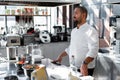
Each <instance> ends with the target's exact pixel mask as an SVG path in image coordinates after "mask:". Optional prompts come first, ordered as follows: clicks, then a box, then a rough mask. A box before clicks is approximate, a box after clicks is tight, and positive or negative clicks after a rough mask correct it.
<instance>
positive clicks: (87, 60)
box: [83, 57, 94, 65]
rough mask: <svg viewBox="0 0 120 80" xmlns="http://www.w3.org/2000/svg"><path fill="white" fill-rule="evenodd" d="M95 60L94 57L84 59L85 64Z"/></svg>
mask: <svg viewBox="0 0 120 80" xmlns="http://www.w3.org/2000/svg"><path fill="white" fill-rule="evenodd" d="M93 60H94V58H92V57H86V59H85V60H84V61H83V64H86V65H88V64H89V63H90V62H92V61H93Z"/></svg>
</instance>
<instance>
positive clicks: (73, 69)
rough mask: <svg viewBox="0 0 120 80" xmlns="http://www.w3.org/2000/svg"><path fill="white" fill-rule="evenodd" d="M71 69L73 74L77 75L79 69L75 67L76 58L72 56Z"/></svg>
mask: <svg viewBox="0 0 120 80" xmlns="http://www.w3.org/2000/svg"><path fill="white" fill-rule="evenodd" d="M70 61H71V62H70V69H71V73H72V74H74V75H75V73H76V72H77V67H76V66H75V56H74V55H72V56H71V60H70Z"/></svg>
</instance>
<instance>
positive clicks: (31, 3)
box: [0, 0, 81, 7]
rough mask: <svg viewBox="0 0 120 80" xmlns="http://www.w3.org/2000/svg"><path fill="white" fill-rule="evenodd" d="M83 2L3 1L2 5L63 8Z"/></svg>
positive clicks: (77, 0)
mask: <svg viewBox="0 0 120 80" xmlns="http://www.w3.org/2000/svg"><path fill="white" fill-rule="evenodd" d="M80 2H81V0H2V1H1V2H0V5H19V6H20V5H21V6H48V7H54V6H61V5H68V4H77V3H80Z"/></svg>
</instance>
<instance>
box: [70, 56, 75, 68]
mask: <svg viewBox="0 0 120 80" xmlns="http://www.w3.org/2000/svg"><path fill="white" fill-rule="evenodd" d="M70 61H71V62H70V66H71V67H72V66H75V56H74V55H72V56H71V60H70Z"/></svg>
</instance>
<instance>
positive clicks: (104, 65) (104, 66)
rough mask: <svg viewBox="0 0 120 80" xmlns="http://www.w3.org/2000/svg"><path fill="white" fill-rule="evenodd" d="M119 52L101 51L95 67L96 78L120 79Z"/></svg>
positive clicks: (96, 79) (103, 79)
mask: <svg viewBox="0 0 120 80" xmlns="http://www.w3.org/2000/svg"><path fill="white" fill-rule="evenodd" d="M119 56H120V55H119V54H111V53H109V54H108V53H99V54H98V57H97V61H96V67H95V73H94V76H95V80H120V58H119Z"/></svg>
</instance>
